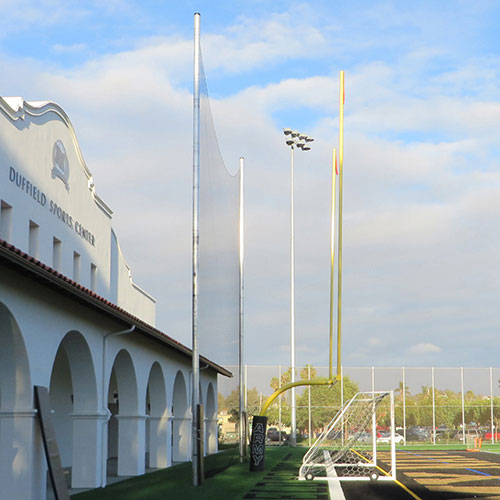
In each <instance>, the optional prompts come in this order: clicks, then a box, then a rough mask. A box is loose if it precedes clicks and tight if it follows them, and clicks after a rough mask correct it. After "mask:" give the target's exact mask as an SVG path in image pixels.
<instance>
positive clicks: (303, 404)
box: [218, 365, 500, 445]
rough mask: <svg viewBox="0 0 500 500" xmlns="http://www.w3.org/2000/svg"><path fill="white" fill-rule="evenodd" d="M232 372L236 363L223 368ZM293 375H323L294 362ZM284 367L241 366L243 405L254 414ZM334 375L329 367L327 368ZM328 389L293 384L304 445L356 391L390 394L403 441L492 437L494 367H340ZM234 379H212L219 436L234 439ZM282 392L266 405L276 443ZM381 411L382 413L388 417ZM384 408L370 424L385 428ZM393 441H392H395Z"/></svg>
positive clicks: (286, 402)
mask: <svg viewBox="0 0 500 500" xmlns="http://www.w3.org/2000/svg"><path fill="white" fill-rule="evenodd" d="M228 368H229V370H231V371H232V372H233V373H236V374H237V373H238V367H228ZM295 371H296V373H295V379H296V380H299V379H304V380H307V379H315V378H328V368H327V367H315V366H311V365H306V366H301V367H296V369H295ZM290 373H291V370H290V368H289V367H287V366H252V365H246V366H245V367H244V374H245V377H244V379H245V391H244V394H245V398H244V400H245V409H246V412H247V415H255V414H259V412H260V410H261V408H262V406H263V405H264V403H265V401H266V399H267V397H269V396H270V395H271V394H272V393H273V392H274V390H275V389H276V388H278V387H281V386H282V385H284V384H286V383H288V382H289V381H290V380H291V376H290ZM334 373H336V368H335V372H334ZM341 373H342V380H341V382H339V383H338V384H335V385H334V386H333V387H328V386H312V387H311V386H309V387H307V386H304V387H298V388H297V389H296V398H295V399H296V401H295V407H296V414H297V417H296V422H297V424H296V425H297V433H298V441H300V440H302V441H305V443H306V444H308V443H311V442H312V440H314V438H315V436H316V435H318V434H319V433H320V432H321V430H322V429H323V427H324V426H325V425H327V424H328V422H329V421H330V420H331V419H332V418H333V417H334V416H335V414H336V412H337V411H338V410H339V409H340V408H341V406H342V405H343V403H344V402H345V401H348V400H349V399H350V398H351V397H352V396H353V395H354V394H355V393H356V392H358V391H386V390H393V391H394V393H395V414H396V432H397V434H398V435H399V436H401V442H405V443H422V444H423V443H432V444H436V443H439V444H450V445H451V444H460V443H462V444H468V443H474V440H475V439H477V438H479V437H481V438H482V439H483V442H491V443H496V442H498V441H499V440H500V429H499V426H500V368H493V367H488V368H468V367H451V368H442V367H439V368H438V367H390V368H389V367H377V366H375V367H342V370H341ZM238 391H239V387H238V379H237V377H233V378H231V379H228V378H226V377H220V378H219V401H218V402H219V406H218V408H219V438H220V439H221V440H222V441H231V440H233V439H234V440H237V431H238V430H237V420H238V419H237V417H236V416H237V414H238ZM290 396H291V394H290V391H288V393H284V394H283V395H281V396H279V397H278V398H277V400H276V401H275V402H274V403H273V404H272V405H271V407H270V408H269V410H268V417H269V418H268V427H269V428H271V429H272V432H270V439H272V440H276V441H277V442H279V443H281V442H283V440H284V439H286V435H287V433H289V432H290V416H291V407H292V404H293V402H292V401H291V398H290ZM388 413H389V412H387V416H388ZM385 415H386V414H385V413H384V412H383V411H382V412H381V417H380V418H379V421H378V422H377V425H378V428H379V429H380V432H383V431H384V430H385V429H386V428H387V426H388V422H387V421H386V420H387V419H386V417H385ZM397 439H399V438H397Z"/></svg>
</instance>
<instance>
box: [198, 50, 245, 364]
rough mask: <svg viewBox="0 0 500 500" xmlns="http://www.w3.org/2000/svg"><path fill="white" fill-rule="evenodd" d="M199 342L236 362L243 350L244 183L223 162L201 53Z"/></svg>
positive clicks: (222, 359) (210, 353)
mask: <svg viewBox="0 0 500 500" xmlns="http://www.w3.org/2000/svg"><path fill="white" fill-rule="evenodd" d="M200 66H201V68H200V190H199V200H200V202H199V214H200V218H199V238H200V239H199V270H198V285H199V290H198V293H199V295H198V343H199V352H200V354H201V355H203V356H205V357H207V358H209V359H211V360H212V361H215V362H216V363H219V364H221V365H237V364H238V363H239V361H238V352H239V342H238V339H239V286H240V285H239V183H240V172H239V171H238V172H237V173H236V175H231V174H230V173H229V172H228V170H227V169H226V166H225V164H224V160H223V159H222V155H221V152H220V149H219V144H218V141H217V135H216V133H215V127H214V123H213V118H212V112H211V109H210V100H209V97H208V91H207V86H206V81H205V74H204V70H203V63H202V62H201V57H200Z"/></svg>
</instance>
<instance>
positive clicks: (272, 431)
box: [266, 427, 288, 442]
mask: <svg viewBox="0 0 500 500" xmlns="http://www.w3.org/2000/svg"><path fill="white" fill-rule="evenodd" d="M287 439H288V434H287V433H286V432H285V431H281V441H283V442H284V441H286V440H287ZM266 440H267V441H279V440H280V431H279V430H278V428H277V427H269V429H267V434H266Z"/></svg>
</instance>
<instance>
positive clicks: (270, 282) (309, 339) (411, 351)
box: [0, 0, 500, 366]
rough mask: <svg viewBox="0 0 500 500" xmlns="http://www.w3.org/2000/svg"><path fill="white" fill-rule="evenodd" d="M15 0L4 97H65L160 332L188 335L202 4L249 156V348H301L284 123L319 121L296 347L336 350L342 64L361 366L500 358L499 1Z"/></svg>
mask: <svg viewBox="0 0 500 500" xmlns="http://www.w3.org/2000/svg"><path fill="white" fill-rule="evenodd" d="M0 6H1V7H2V11H3V20H4V22H3V26H4V28H3V30H2V34H1V35H0V64H1V66H2V68H3V71H2V73H1V75H0V89H1V90H0V92H1V94H2V95H4V96H9V95H21V96H23V97H24V98H25V99H26V100H52V101H55V102H57V103H58V104H60V105H61V106H62V107H63V108H64V109H65V111H66V112H67V113H68V115H69V116H70V118H71V120H72V122H73V125H74V126H75V129H76V132H77V136H78V138H79V142H80V145H81V148H82V151H83V154H84V157H85V159H86V163H87V165H88V167H89V169H90V170H91V172H92V173H93V174H94V177H95V182H96V188H97V191H98V193H99V194H100V196H101V197H102V198H103V199H104V200H105V201H106V202H107V203H109V205H110V206H111V207H112V208H113V210H114V211H115V217H114V226H115V228H116V230H117V233H118V236H119V238H120V241H121V245H122V248H123V251H124V254H125V256H126V258H127V259H128V261H129V264H130V265H131V267H132V270H133V273H134V279H135V281H136V282H137V283H138V284H139V285H141V286H143V287H144V288H145V289H146V290H148V291H150V292H151V293H152V294H153V295H154V296H155V297H156V298H157V299H158V326H159V327H160V328H161V329H163V330H164V331H166V332H167V333H168V334H170V335H172V336H173V337H175V338H178V339H179V340H181V341H182V342H184V343H186V344H188V345H189V344H190V314H189V306H190V246H189V245H190V230H191V227H190V221H191V213H190V207H191V198H190V195H191V187H190V182H191V177H190V176H191V130H192V122H191V120H192V108H191V99H192V98H191V88H192V80H191V79H192V32H193V13H194V12H197V11H198V12H200V13H201V15H202V18H201V23H202V45H203V57H204V63H205V72H206V76H207V82H208V88H209V92H210V95H211V97H212V110H213V114H214V119H215V123H216V128H217V131H218V138H219V143H220V146H221V150H222V154H223V155H224V158H225V161H226V164H227V166H228V168H229V169H230V170H232V171H234V170H235V169H236V168H237V162H238V158H239V157H240V156H245V158H246V165H247V184H246V203H247V207H246V211H247V226H248V229H247V255H246V284H247V289H246V333H247V339H248V341H247V361H248V363H251V364H275V363H282V364H286V363H287V362H288V357H289V351H288V349H289V346H288V331H289V322H288V314H289V300H288V293H289V289H288V279H289V275H288V272H289V271H288V263H287V259H288V257H289V253H288V252H289V250H288V224H289V222H288V220H289V219H288V216H289V214H288V209H289V205H288V204H289V191H288V190H289V185H288V182H289V177H288V168H289V166H288V158H289V156H288V151H287V150H286V147H285V146H284V144H283V139H282V134H281V129H282V128H283V127H293V128H297V129H299V130H302V131H304V132H306V133H309V134H310V135H312V136H314V137H315V138H316V141H315V143H314V148H313V149H312V150H311V152H310V153H307V156H306V155H305V154H304V155H300V156H298V158H297V165H296V211H297V212H296V213H297V221H296V223H297V227H296V244H297V247H296V248H297V251H296V252H297V253H296V270H297V290H296V300H297V302H296V308H297V314H296V321H297V323H296V338H297V362H298V363H299V364H301V363H308V362H311V363H312V364H315V365H320V364H323V365H324V364H326V363H327V360H328V357H327V354H326V352H325V349H324V346H325V345H326V344H325V343H326V339H327V335H328V316H329V314H328V291H329V285H328V273H329V255H328V254H329V246H328V245H329V221H328V211H329V190H328V189H327V187H328V183H329V168H330V167H329V158H330V150H331V147H333V146H335V145H336V143H337V134H338V129H337V127H338V103H337V101H338V98H337V96H338V72H339V70H341V69H343V70H345V72H346V111H345V112H346V118H345V120H346V121H345V138H346V139H345V141H346V142H345V148H346V149H345V169H346V170H345V222H344V231H345V233H344V245H345V246H344V266H345V267H344V294H345V295H344V318H343V320H344V336H345V342H344V353H343V354H344V358H343V359H344V364H346V365H351V366H352V365H401V364H407V365H411V364H413V365H436V366H439V365H441V366H446V365H461V364H463V365H469V366H487V365H498V358H497V356H496V349H492V348H491V347H492V345H494V342H495V339H496V338H497V335H498V330H499V324H500V313H499V308H498V303H499V301H500V278H499V276H500V275H499V273H498V270H497V269H498V262H499V258H498V248H499V245H500V234H499V231H498V228H499V215H498V214H499V211H500V196H499V195H500V170H499V148H498V137H499V135H500V89H499V84H498V82H499V81H500V78H499V77H500V75H499V67H500V50H499V47H500V40H499V38H500V36H499V35H498V28H497V25H498V19H499V18H500V4H498V2H493V1H491V2H489V1H478V2H465V1H464V2H461V1H454V2H451V1H443V2H430V1H427V2H425V1H424V2H418V3H413V4H408V3H407V2H396V1H370V2H368V1H366V2H364V1H354V2H348V3H346V2H336V1H310V2H281V1H276V2H267V1H266V2H264V1H254V2H249V1H232V2H204V1H202V2H191V1H187V2H186V1H185V2H170V1H169V2H159V1H158V2H155V1H149V2H148V1H141V2H139V1H122V0H114V1H113V0H111V1H109V2H106V3H102V2H97V1H96V2H92V1H87V2H77V1H64V2H63V1H59V0H45V1H41V2H40V1H38V2H34V1H30V0H20V1H16V2H13V1H1V0H0ZM117 171H119V174H120V175H119V176H117ZM117 178H120V182H119V183H117ZM145 220H147V221H149V223H148V224H145V223H144V221H145ZM145 241H147V242H148V244H147V245H144V242H145ZM262 345H264V346H265V348H264V349H261V348H260V347H261V346H262Z"/></svg>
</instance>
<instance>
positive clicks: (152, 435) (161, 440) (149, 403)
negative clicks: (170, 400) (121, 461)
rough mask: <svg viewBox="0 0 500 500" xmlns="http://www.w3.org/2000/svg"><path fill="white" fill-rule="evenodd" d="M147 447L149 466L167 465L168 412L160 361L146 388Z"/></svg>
mask: <svg viewBox="0 0 500 500" xmlns="http://www.w3.org/2000/svg"><path fill="white" fill-rule="evenodd" d="M146 414H147V415H148V417H149V418H148V421H147V424H146V448H147V451H148V453H147V456H148V457H149V460H148V461H147V466H148V467H150V468H153V469H159V468H163V467H167V466H168V465H169V463H168V462H169V457H168V414H167V391H166V388H165V377H164V375H163V370H162V369H161V366H160V364H159V363H158V362H155V363H153V365H152V367H151V370H150V372H149V378H148V386H147V390H146Z"/></svg>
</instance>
